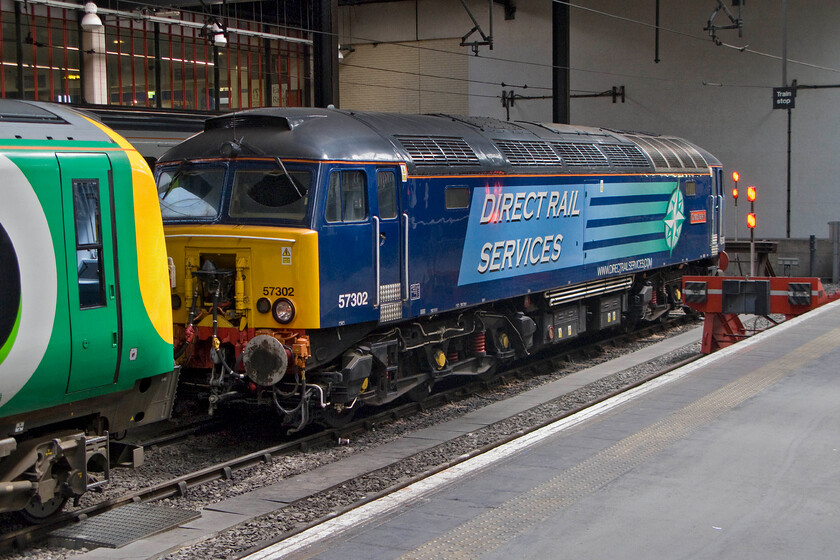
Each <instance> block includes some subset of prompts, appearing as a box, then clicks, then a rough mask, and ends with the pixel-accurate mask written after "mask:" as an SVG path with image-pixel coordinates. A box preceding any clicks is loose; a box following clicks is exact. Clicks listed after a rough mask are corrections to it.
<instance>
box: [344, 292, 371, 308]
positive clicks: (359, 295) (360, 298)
mask: <svg viewBox="0 0 840 560" xmlns="http://www.w3.org/2000/svg"><path fill="white" fill-rule="evenodd" d="M367 304H368V293H367V292H354V293H352V294H338V308H339V309H344V308H345V307H361V306H363V305H367Z"/></svg>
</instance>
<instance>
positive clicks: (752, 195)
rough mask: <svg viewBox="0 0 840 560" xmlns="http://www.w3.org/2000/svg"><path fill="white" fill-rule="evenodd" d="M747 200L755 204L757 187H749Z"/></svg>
mask: <svg viewBox="0 0 840 560" xmlns="http://www.w3.org/2000/svg"><path fill="white" fill-rule="evenodd" d="M747 200H749V201H750V202H755V187H747Z"/></svg>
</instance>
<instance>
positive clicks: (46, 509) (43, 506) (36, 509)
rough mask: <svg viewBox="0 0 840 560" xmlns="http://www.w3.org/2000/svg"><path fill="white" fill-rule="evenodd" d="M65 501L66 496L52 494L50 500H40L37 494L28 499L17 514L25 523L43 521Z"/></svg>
mask: <svg viewBox="0 0 840 560" xmlns="http://www.w3.org/2000/svg"><path fill="white" fill-rule="evenodd" d="M66 502H67V496H54V497H53V498H52V499H51V500H47V501H46V502H42V501H41V500H39V499H38V497H37V496H35V497H33V498H32V499H31V500H29V503H28V504H26V507H24V508H23V509H22V510H20V511H19V512H18V515H20V517H22V518H23V520H24V521H26V522H27V523H35V524H37V523H43V522H44V521H47V520H48V519H49V518H50V517H52V516H53V515H55V514H56V513H58V512H59V511H61V509H62V508H63V507H64V504H65V503H66Z"/></svg>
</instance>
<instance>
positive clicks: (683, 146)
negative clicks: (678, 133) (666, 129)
mask: <svg viewBox="0 0 840 560" xmlns="http://www.w3.org/2000/svg"><path fill="white" fill-rule="evenodd" d="M663 140H665V139H663ZM667 141H668V142H669V143H670V144H672V145H674V146H675V149H680V150H681V151H680V152H679V155H680V159H682V160H683V163H686V164H688V163H692V164H693V166H694V167H696V168H698V169H705V168H706V167H708V165H709V164H708V163H706V160H705V159H703V156H702V155H700V152H698V151H697V150H695V149H694V148H693V147H692V146H691V145H690V144H689V143H688V142H685V141H683V140H680V139H679V138H668V139H667ZM683 154H685V156H687V157H688V158H689V159H688V161H686V159H685V157H683Z"/></svg>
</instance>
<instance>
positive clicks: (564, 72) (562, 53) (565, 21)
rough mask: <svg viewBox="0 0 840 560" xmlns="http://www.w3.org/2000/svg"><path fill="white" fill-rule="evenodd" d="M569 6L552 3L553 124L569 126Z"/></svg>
mask: <svg viewBox="0 0 840 560" xmlns="http://www.w3.org/2000/svg"><path fill="white" fill-rule="evenodd" d="M569 17H570V15H569V5H568V4H565V3H560V2H553V3H552V20H551V21H552V59H551V64H552V66H553V69H552V89H553V91H552V95H553V97H554V99H553V100H552V104H553V112H552V113H553V114H552V122H555V123H561V124H569V122H570V118H571V117H570V112H571V108H570V105H569V93H570V89H571V86H570V81H569V62H570V56H569V51H570V49H569V45H570V38H569V28H570V21H569Z"/></svg>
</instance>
